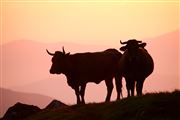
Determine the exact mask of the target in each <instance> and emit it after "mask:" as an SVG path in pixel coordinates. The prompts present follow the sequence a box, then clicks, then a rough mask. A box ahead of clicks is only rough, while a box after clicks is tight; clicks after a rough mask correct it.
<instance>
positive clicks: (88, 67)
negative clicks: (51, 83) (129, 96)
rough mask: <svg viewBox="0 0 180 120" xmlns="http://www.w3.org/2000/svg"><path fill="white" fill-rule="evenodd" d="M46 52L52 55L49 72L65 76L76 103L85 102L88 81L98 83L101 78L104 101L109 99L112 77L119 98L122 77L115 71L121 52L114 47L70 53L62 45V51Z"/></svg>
mask: <svg viewBox="0 0 180 120" xmlns="http://www.w3.org/2000/svg"><path fill="white" fill-rule="evenodd" d="M47 53H48V54H49V55H51V56H53V57H52V66H51V69H50V73H51V74H61V73H62V74H64V75H65V76H66V78H67V83H68V85H69V86H71V88H72V89H74V90H75V94H76V97H77V104H79V103H85V100H84V94H85V88H86V84H87V83H88V82H94V83H96V84H98V83H100V82H101V81H103V80H105V83H106V86H107V96H106V101H110V97H111V93H112V89H113V78H114V77H115V83H116V90H117V99H120V94H121V79H122V77H121V76H119V75H118V74H117V71H118V61H119V60H120V58H121V55H122V54H121V53H120V52H119V51H117V50H116V49H107V50H105V51H102V52H94V53H90V52H88V53H76V54H70V53H66V52H65V50H64V47H63V51H62V52H61V51H56V52H55V53H50V52H49V51H48V50H47Z"/></svg>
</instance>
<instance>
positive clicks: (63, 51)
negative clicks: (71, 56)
mask: <svg viewBox="0 0 180 120" xmlns="http://www.w3.org/2000/svg"><path fill="white" fill-rule="evenodd" d="M62 50H63V54H66V52H65V50H64V46H63V47H62Z"/></svg>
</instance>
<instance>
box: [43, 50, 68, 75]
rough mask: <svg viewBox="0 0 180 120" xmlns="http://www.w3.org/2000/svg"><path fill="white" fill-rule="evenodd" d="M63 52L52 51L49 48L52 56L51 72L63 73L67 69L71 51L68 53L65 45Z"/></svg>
mask: <svg viewBox="0 0 180 120" xmlns="http://www.w3.org/2000/svg"><path fill="white" fill-rule="evenodd" d="M62 50H63V52H61V51H56V52H55V53H50V52H49V51H48V50H47V49H46V51H47V53H48V54H49V55H51V56H53V57H52V66H51V69H50V73H51V74H61V73H63V72H64V71H66V63H67V56H69V54H70V53H66V52H65V50H64V47H63V48H62Z"/></svg>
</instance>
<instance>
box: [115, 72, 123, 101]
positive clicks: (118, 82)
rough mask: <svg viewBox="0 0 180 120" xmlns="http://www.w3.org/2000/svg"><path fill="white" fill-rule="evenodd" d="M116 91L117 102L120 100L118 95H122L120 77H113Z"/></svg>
mask: <svg viewBox="0 0 180 120" xmlns="http://www.w3.org/2000/svg"><path fill="white" fill-rule="evenodd" d="M115 83H116V91H117V100H120V94H121V95H122V90H121V88H122V76H118V75H117V76H115Z"/></svg>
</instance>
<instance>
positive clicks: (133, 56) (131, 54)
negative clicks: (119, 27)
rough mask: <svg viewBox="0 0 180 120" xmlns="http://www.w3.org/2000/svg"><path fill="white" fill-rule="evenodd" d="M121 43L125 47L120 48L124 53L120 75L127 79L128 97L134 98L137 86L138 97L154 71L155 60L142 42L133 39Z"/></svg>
mask: <svg viewBox="0 0 180 120" xmlns="http://www.w3.org/2000/svg"><path fill="white" fill-rule="evenodd" d="M120 43H121V44H123V45H124V44H125V46H122V47H121V48H120V50H122V51H124V53H123V55H122V57H121V59H120V61H119V73H120V74H122V76H123V77H125V80H126V88H127V92H128V96H134V88H135V84H136V92H137V95H142V89H143V83H144V81H145V79H146V78H147V77H148V76H149V75H150V74H151V73H152V72H153V69H154V63H153V59H152V57H151V56H150V54H149V53H148V51H147V50H146V49H145V48H144V47H145V46H146V43H142V41H137V40H136V39H131V40H128V41H127V42H121V41H120Z"/></svg>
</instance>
